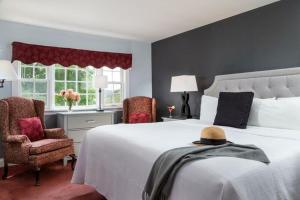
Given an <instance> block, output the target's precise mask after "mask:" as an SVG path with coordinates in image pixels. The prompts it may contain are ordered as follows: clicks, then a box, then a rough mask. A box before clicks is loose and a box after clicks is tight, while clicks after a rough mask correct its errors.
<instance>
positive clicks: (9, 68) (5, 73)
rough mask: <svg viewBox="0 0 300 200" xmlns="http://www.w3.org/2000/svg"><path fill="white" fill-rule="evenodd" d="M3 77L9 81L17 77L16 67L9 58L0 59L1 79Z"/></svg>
mask: <svg viewBox="0 0 300 200" xmlns="http://www.w3.org/2000/svg"><path fill="white" fill-rule="evenodd" d="M1 79H5V80H8V81H13V80H16V79H17V73H16V71H15V68H14V66H13V65H12V64H11V62H10V61H8V60H0V80H1Z"/></svg>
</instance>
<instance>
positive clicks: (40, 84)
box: [35, 81, 47, 93]
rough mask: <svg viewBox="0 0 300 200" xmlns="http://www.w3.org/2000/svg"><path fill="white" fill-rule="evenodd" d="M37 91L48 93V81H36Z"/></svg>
mask: <svg viewBox="0 0 300 200" xmlns="http://www.w3.org/2000/svg"><path fill="white" fill-rule="evenodd" d="M35 93H47V82H44V81H36V82H35Z"/></svg>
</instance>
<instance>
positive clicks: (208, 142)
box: [200, 138, 227, 145]
mask: <svg viewBox="0 0 300 200" xmlns="http://www.w3.org/2000/svg"><path fill="white" fill-rule="evenodd" d="M226 142H227V141H226V139H207V138H201V139H200V143H201V144H206V145H221V144H226Z"/></svg>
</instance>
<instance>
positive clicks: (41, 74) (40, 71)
mask: <svg viewBox="0 0 300 200" xmlns="http://www.w3.org/2000/svg"><path fill="white" fill-rule="evenodd" d="M34 73H35V74H34V75H35V78H36V79H46V68H45V67H36V68H35V70H34Z"/></svg>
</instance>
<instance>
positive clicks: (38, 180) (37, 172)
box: [35, 167, 41, 186]
mask: <svg viewBox="0 0 300 200" xmlns="http://www.w3.org/2000/svg"><path fill="white" fill-rule="evenodd" d="M40 171H41V168H39V167H36V168H35V186H40Z"/></svg>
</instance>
